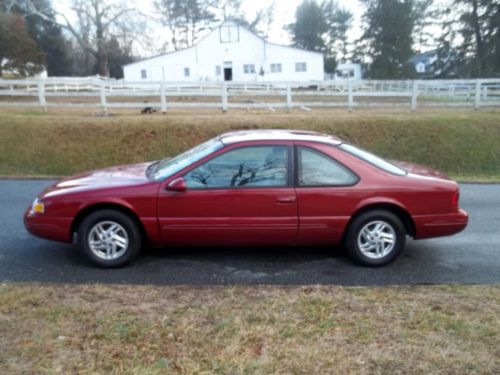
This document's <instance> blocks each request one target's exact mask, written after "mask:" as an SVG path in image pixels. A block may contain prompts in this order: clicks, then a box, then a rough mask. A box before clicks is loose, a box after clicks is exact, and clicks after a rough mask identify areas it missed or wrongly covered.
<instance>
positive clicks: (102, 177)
mask: <svg viewBox="0 0 500 375" xmlns="http://www.w3.org/2000/svg"><path fill="white" fill-rule="evenodd" d="M150 164H151V162H148V163H140V164H130V165H120V166H116V167H111V168H105V169H98V170H94V171H89V172H85V173H82V174H79V175H76V176H72V177H67V178H64V179H62V180H60V181H58V182H56V183H54V184H53V185H52V186H50V187H49V188H47V189H46V190H44V192H43V193H42V194H41V197H44V198H47V197H53V196H56V195H61V194H67V193H75V192H81V191H88V190H94V189H100V188H116V187H123V186H131V185H138V184H142V183H145V182H148V181H149V180H148V178H147V177H146V168H147V167H148V166H149V165H150Z"/></svg>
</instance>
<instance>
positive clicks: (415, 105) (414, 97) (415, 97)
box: [411, 80, 418, 111]
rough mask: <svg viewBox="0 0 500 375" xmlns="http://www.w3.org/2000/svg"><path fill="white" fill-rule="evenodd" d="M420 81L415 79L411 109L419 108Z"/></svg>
mask: <svg viewBox="0 0 500 375" xmlns="http://www.w3.org/2000/svg"><path fill="white" fill-rule="evenodd" d="M417 95H418V81H415V80H414V81H413V84H412V87H411V110H412V111H414V110H416V109H417Z"/></svg>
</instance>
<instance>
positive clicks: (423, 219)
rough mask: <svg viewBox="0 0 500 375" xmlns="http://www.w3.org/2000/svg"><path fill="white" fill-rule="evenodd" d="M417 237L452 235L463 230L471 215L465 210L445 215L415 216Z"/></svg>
mask: <svg viewBox="0 0 500 375" xmlns="http://www.w3.org/2000/svg"><path fill="white" fill-rule="evenodd" d="M413 220H414V221H415V232H416V233H415V239H422V238H431V237H441V236H450V235H452V234H455V233H458V232H461V231H462V230H464V229H465V227H466V226H467V223H468V222H469V215H468V214H467V212H465V211H464V210H458V212H455V213H452V214H444V215H418V216H414V217H413Z"/></svg>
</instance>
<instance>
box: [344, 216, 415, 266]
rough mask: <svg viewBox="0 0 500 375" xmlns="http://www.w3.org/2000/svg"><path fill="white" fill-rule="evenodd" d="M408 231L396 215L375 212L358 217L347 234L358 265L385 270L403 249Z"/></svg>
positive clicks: (352, 256)
mask: <svg viewBox="0 0 500 375" xmlns="http://www.w3.org/2000/svg"><path fill="white" fill-rule="evenodd" d="M405 240H406V229H405V226H404V224H403V222H402V221H401V219H400V218H399V217H398V216H396V215H394V214H393V213H392V212H389V211H385V210H373V211H368V212H365V213H362V214H361V215H359V216H357V217H356V218H355V219H354V220H353V221H352V223H351V224H350V225H349V228H348V229H347V233H346V242H345V245H346V250H347V253H348V255H349V256H350V257H351V259H352V260H354V261H355V262H356V263H358V264H361V265H363V266H369V267H381V266H385V265H387V264H389V263H391V262H393V261H394V260H395V259H396V258H397V257H398V256H399V254H400V253H401V251H402V250H403V247H404V244H405Z"/></svg>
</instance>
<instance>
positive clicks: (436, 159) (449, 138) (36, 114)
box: [0, 108, 500, 181]
mask: <svg viewBox="0 0 500 375" xmlns="http://www.w3.org/2000/svg"><path fill="white" fill-rule="evenodd" d="M137 112H138V111H137ZM137 112H132V111H120V112H116V113H112V114H111V115H110V116H107V117H101V116H96V115H95V114H93V113H91V112H82V111H78V110H75V111H71V110H58V111H56V110H53V111H49V113H48V114H44V113H43V112H41V111H38V110H29V111H27V110H26V109H17V110H16V109H5V108H4V109H1V110H0V175H3V176H44V175H45V176H47V175H56V176H58V175H69V174H74V173H77V172H81V171H84V170H88V169H93V168H99V167H105V166H110V165H116V164H125V163H133V162H141V161H145V160H155V159H158V158H162V157H165V156H172V155H175V154H177V153H179V152H181V151H183V150H185V149H187V148H189V147H191V146H194V145H196V144H197V143H199V142H202V141H204V140H206V139H208V138H210V137H213V136H215V135H217V134H220V133H222V132H225V131H230V130H237V129H253V128H293V129H310V130H317V131H321V132H326V133H331V134H336V135H338V136H340V137H342V138H344V139H346V140H349V141H352V142H354V143H356V144H359V145H361V146H363V147H365V148H367V149H369V150H372V151H373V152H375V153H378V154H380V155H382V156H385V157H387V158H391V159H399V160H406V161H412V162H416V163H421V164H425V165H428V166H431V167H434V168H436V169H439V170H441V171H444V172H446V173H448V174H449V175H451V176H453V177H455V178H459V179H462V180H467V179H472V180H485V181H494V180H497V181H498V180H500V142H499V140H500V110H494V109H482V110H480V111H473V110H465V109H463V110H461V109H456V110H427V111H422V112H419V111H417V112H415V113H412V112H410V111H407V110H381V109H372V110H355V111H354V112H352V113H349V112H347V111H346V110H340V109H337V110H321V109H318V110H313V111H312V112H304V111H300V110H293V111H291V112H286V111H277V112H275V113H272V112H265V111H249V112H247V111H230V112H228V113H225V114H223V113H221V112H220V111H216V110H213V111H199V110H197V111H196V112H189V111H181V110H179V111H175V112H169V113H168V114H166V115H161V114H158V113H157V114H154V115H139V114H137Z"/></svg>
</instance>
